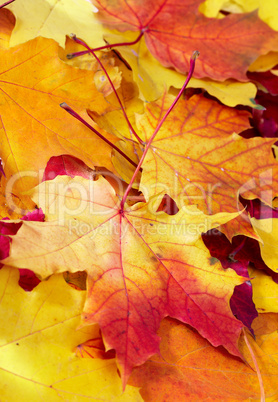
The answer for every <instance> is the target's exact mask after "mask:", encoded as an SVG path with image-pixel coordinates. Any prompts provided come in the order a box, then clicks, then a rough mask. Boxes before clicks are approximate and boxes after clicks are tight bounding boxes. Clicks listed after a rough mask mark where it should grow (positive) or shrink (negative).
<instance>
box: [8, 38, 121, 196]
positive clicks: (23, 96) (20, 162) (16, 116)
mask: <svg viewBox="0 0 278 402" xmlns="http://www.w3.org/2000/svg"><path fill="white" fill-rule="evenodd" d="M57 53H58V45H57V43H55V42H54V41H53V40H50V39H44V38H38V39H34V40H33V41H30V42H27V43H24V44H22V45H20V46H18V47H15V48H12V49H10V50H6V51H2V53H1V52H0V57H1V60H3V61H4V62H3V63H2V65H1V72H0V91H1V92H0V99H1V101H0V113H1V122H2V130H1V137H2V141H1V149H0V156H1V158H2V160H3V162H4V166H5V173H6V178H7V180H8V179H9V178H10V177H11V176H12V175H13V174H15V175H17V176H14V179H15V185H14V186H13V188H12V191H13V192H16V188H17V191H19V189H20V190H21V191H23V190H25V189H26V188H30V187H32V186H34V184H37V183H38V180H39V170H40V169H44V168H45V166H46V163H47V162H48V160H49V158H50V157H51V156H55V155H60V154H71V155H73V156H75V157H79V158H82V160H84V162H85V163H86V164H87V165H89V166H90V167H94V164H98V165H101V166H106V167H107V168H108V169H109V170H112V171H113V165H112V163H111V158H110V155H111V147H110V146H108V145H107V144H106V143H104V142H103V141H101V140H100V139H99V138H96V137H95V135H92V133H91V131H89V130H88V129H87V128H85V127H84V126H83V125H81V124H74V125H73V124H72V118H71V117H70V116H68V115H67V114H65V113H64V111H63V110H61V108H60V107H59V104H60V103H61V101H65V100H67V101H68V103H70V104H71V105H72V106H74V107H75V108H76V110H77V111H79V112H80V114H81V115H85V114H86V112H85V111H84V108H86V107H88V108H93V109H95V110H98V112H99V113H101V112H103V111H104V110H105V109H107V108H109V107H110V106H109V104H108V103H107V102H106V100H105V98H104V97H103V95H102V94H101V93H100V92H98V91H97V89H96V88H95V85H94V82H93V80H92V72H90V71H86V70H80V69H77V68H73V67H70V66H68V65H66V64H65V63H63V62H62V61H61V60H59V58H58V56H57ZM22 77H24V81H23V80H22ZM119 79H120V73H118V81H117V82H115V84H116V86H117V85H118V84H119ZM34 105H36V107H34ZM106 138H107V139H110V140H111V141H113V140H114V141H115V138H114V136H112V135H109V134H108V133H107V135H106ZM23 144H24V152H22V147H23ZM96 147H97V149H98V153H96V152H95V149H96ZM2 179H3V180H4V178H3V177H2Z"/></svg>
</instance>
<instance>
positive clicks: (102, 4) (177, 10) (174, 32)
mask: <svg viewBox="0 0 278 402" xmlns="http://www.w3.org/2000/svg"><path fill="white" fill-rule="evenodd" d="M91 1H92V2H93V3H94V4H95V6H96V7H97V8H98V10H99V14H98V16H99V18H100V20H101V21H102V22H103V23H104V24H106V25H108V26H109V27H110V28H115V29H117V30H118V31H121V32H123V31H140V32H141V33H143V34H144V37H145V40H146V44H147V46H148V48H149V50H150V52H151V53H152V54H153V56H155V57H156V58H157V59H158V60H159V61H160V63H161V64H162V65H163V66H165V67H174V68H175V69H176V70H177V71H180V72H182V73H186V72H188V70H189V63H188V60H189V57H190V55H191V53H192V51H194V50H196V49H197V50H198V51H199V52H200V53H201V57H200V61H199V63H198V65H197V66H196V71H195V77H196V78H202V77H210V78H212V79H215V80H220V81H222V80H225V79H227V78H235V79H237V80H241V81H247V80H248V79H247V77H246V71H247V69H248V67H249V65H250V64H251V63H252V62H254V61H255V60H256V58H257V57H258V56H259V55H261V54H266V53H267V52H269V51H271V50H272V51H273V50H278V44H277V43H278V40H277V39H278V33H277V32H275V31H274V30H272V29H271V28H269V26H268V25H267V24H265V23H264V22H263V21H261V20H260V19H259V18H258V16H257V12H252V13H248V14H247V13H246V14H241V15H235V14H231V15H228V16H227V17H225V18H223V19H214V18H207V17H205V16H204V15H203V14H201V13H200V12H199V11H198V7H199V5H200V4H201V3H202V2H203V0H197V1H193V2H192V1H189V0H159V1H158V0H151V1H150V0H144V1H140V3H139V2H138V1H136V0H129V1H126V0H119V1H113V0H105V1H103V0H101V1H100V0H91ZM119 51H120V48H119Z"/></svg>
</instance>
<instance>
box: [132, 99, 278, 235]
mask: <svg viewBox="0 0 278 402" xmlns="http://www.w3.org/2000/svg"><path fill="white" fill-rule="evenodd" d="M173 99H174V98H173V97H171V96H167V95H166V96H164V97H162V98H161V99H160V100H159V101H157V102H155V103H151V104H149V105H148V106H147V108H146V113H145V114H144V115H142V116H140V117H138V120H137V125H138V127H139V128H140V130H141V132H143V136H144V140H145V141H147V140H148V139H149V138H150V136H151V134H152V133H153V130H154V128H155V127H156V126H157V124H158V122H159V120H160V119H161V117H162V116H163V115H164V113H165V112H166V110H167V109H168V107H169V106H170V105H171V103H172V102H173ZM248 125H249V122H248V114H247V113H246V112H238V111H236V110H234V109H229V108H226V107H224V106H221V105H219V104H217V103H216V102H214V101H211V100H208V99H206V98H204V97H202V96H196V95H195V96H193V97H192V98H190V99H189V100H187V101H180V103H179V104H178V105H177V106H176V108H175V109H174V110H173V111H172V113H171V115H170V116H168V118H167V120H166V121H165V123H164V125H163V126H162V128H161V129H160V131H159V132H158V134H157V136H156V138H155V140H154V141H153V143H152V146H151V148H150V151H149V152H148V154H147V156H146V158H145V160H144V163H143V174H142V181H141V187H140V188H141V190H142V191H143V193H144V195H145V197H146V199H148V198H149V197H151V196H152V195H155V194H158V193H159V192H161V191H164V192H165V193H167V194H169V195H170V196H171V197H172V198H173V199H174V200H175V201H176V202H177V204H178V206H179V207H180V206H184V205H188V204H197V205H198V207H199V208H200V209H201V210H203V211H204V212H205V213H209V214H212V213H217V212H220V211H230V212H234V211H236V210H240V209H241V206H240V204H239V201H238V195H239V194H241V195H242V196H243V197H245V198H247V199H254V198H259V199H261V200H263V201H264V202H265V203H268V204H271V202H272V197H273V195H274V194H277V192H278V181H277V179H276V177H277V173H276V172H277V168H278V164H277V162H276V161H275V159H274V157H273V155H272V151H271V145H272V144H274V142H275V140H273V139H262V138H252V139H248V140H246V139H244V138H242V137H240V136H238V135H236V134H232V133H233V132H238V133H239V132H241V131H242V130H244V128H247V127H248ZM169 144H170V146H169ZM233 230H234V232H233V234H235V233H243V234H247V235H251V236H254V234H253V235H252V233H251V232H252V230H250V223H249V221H248V218H247V217H246V218H244V219H241V221H240V222H238V225H237V226H235V227H234V228H233ZM233 234H232V235H233ZM232 235H231V232H230V233H229V232H228V236H229V237H232ZM255 237H256V236H255Z"/></svg>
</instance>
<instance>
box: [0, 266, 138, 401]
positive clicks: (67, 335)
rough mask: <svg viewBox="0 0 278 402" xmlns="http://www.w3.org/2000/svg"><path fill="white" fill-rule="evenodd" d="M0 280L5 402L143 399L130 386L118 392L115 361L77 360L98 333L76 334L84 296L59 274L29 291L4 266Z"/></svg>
mask: <svg viewBox="0 0 278 402" xmlns="http://www.w3.org/2000/svg"><path fill="white" fill-rule="evenodd" d="M0 277H1V281H0V284H1V285H0V294H1V304H0V317H1V322H2V323H7V324H8V325H2V329H1V341H0V342H1V348H0V356H1V358H0V360H1V363H0V372H1V378H0V384H1V398H3V400H9V401H12V400H19V399H20V400H22V401H26V402H27V401H30V400H34V397H35V398H39V399H41V400H51V401H61V400H67V401H76V400H80V398H82V399H83V398H84V399H85V398H86V400H96V399H99V398H100V396H101V399H102V400H104V401H111V400H116V401H117V400H119V401H130V400H132V401H138V402H139V401H141V400H142V399H141V397H140V395H139V392H138V389H136V388H134V387H130V386H128V387H127V389H126V391H125V393H124V394H122V390H121V383H120V378H119V377H118V375H117V368H116V364H115V360H114V359H113V360H109V361H107V360H106V361H105V360H100V359H80V358H78V357H76V356H75V353H74V352H73V349H74V348H75V347H76V346H77V345H78V344H80V343H83V342H85V341H87V339H89V338H90V336H97V335H98V328H97V327H96V326H90V327H89V328H87V329H86V328H83V329H81V330H76V328H77V326H78V324H79V322H80V314H81V311H82V306H83V303H84V297H85V292H80V291H76V290H74V289H72V288H71V287H70V286H68V285H67V284H66V283H65V281H64V280H63V278H62V277H61V276H53V277H51V278H50V279H49V280H48V281H45V282H41V283H40V284H39V285H38V286H37V287H36V288H35V289H34V290H33V291H32V292H29V293H26V292H24V290H22V289H21V288H20V287H19V286H18V285H17V281H18V272H17V270H15V269H11V268H8V267H5V268H3V269H2V270H1V271H0ZM57 363H58V364H57ZM82 384H83V385H82Z"/></svg>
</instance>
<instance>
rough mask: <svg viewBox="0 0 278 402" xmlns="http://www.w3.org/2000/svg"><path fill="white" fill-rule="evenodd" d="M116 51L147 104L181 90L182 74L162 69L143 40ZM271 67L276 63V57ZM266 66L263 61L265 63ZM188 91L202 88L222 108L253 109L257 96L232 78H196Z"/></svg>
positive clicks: (116, 39)
mask: <svg viewBox="0 0 278 402" xmlns="http://www.w3.org/2000/svg"><path fill="white" fill-rule="evenodd" d="M134 39H135V37H134V33H133V32H131V33H130V32H127V33H125V34H124V36H123V35H120V34H117V35H115V34H114V33H113V34H111V33H110V34H105V40H106V41H107V42H108V43H124V42H126V41H127V40H128V42H132V40H134ZM115 50H117V51H120V53H121V56H122V57H124V59H125V60H126V61H127V62H128V64H129V65H130V67H131V68H132V72H133V79H134V81H135V82H136V83H137V85H138V87H139V88H140V92H141V93H142V95H143V96H144V98H145V99H146V100H147V101H149V102H150V101H154V100H156V99H158V98H160V96H161V95H162V94H163V93H164V92H165V88H166V89H167V90H169V89H170V87H175V88H181V87H182V85H183V83H184V74H181V73H179V72H177V71H175V70H173V69H169V68H166V67H163V66H162V64H161V63H159V61H158V60H156V59H155V58H154V57H153V56H152V54H151V53H150V52H149V50H148V48H147V45H146V43H145V41H144V39H141V40H140V42H139V43H136V44H134V45H129V46H121V48H117V47H115ZM275 60H276V61H275V62H274V64H272V65H271V67H270V68H272V67H273V65H275V64H277V62H278V57H277V56H276V59H275ZM264 65H265V61H264ZM188 88H203V89H205V90H206V91H207V92H208V93H209V94H210V95H212V96H215V97H216V98H217V99H219V100H220V101H221V102H222V103H223V104H224V105H227V106H236V105H238V104H240V105H248V106H251V107H252V108H254V107H256V105H255V104H254V101H253V99H254V97H255V96H256V90H257V88H256V86H255V85H254V84H253V83H251V82H238V81H236V80H234V79H229V80H225V81H224V82H219V81H215V80H211V79H209V78H203V79H197V78H195V77H193V78H191V80H190V82H189V84H188Z"/></svg>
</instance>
